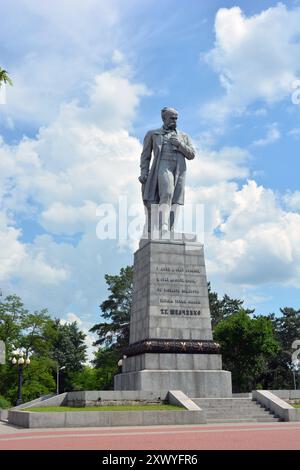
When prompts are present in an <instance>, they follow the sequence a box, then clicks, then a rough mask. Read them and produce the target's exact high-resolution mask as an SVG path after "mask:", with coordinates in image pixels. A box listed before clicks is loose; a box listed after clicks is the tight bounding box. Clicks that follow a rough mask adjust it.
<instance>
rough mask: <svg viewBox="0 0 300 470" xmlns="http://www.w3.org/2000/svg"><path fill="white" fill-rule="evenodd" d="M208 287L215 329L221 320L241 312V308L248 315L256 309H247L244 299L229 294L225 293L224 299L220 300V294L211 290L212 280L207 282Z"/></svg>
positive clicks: (212, 321)
mask: <svg viewBox="0 0 300 470" xmlns="http://www.w3.org/2000/svg"><path fill="white" fill-rule="evenodd" d="M207 287H208V298H209V307H210V315H211V324H212V328H213V329H214V328H215V326H216V325H217V324H218V323H219V322H220V321H222V320H224V319H226V318H228V317H229V316H230V315H233V314H234V313H237V312H239V311H240V310H241V309H242V310H244V311H245V312H247V314H248V315H251V314H252V313H253V312H254V310H250V309H245V308H244V307H243V304H244V301H243V300H239V299H232V298H230V297H229V296H228V295H227V294H224V296H223V299H222V300H219V298H218V294H217V293H216V292H213V291H212V290H211V285H210V282H208V283H207Z"/></svg>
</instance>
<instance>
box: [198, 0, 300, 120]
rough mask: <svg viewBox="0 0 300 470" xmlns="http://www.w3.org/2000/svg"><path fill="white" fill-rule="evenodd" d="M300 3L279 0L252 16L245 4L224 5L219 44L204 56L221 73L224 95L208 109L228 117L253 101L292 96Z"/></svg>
mask: <svg viewBox="0 0 300 470" xmlns="http://www.w3.org/2000/svg"><path fill="white" fill-rule="evenodd" d="M299 24H300V8H299V7H295V8H294V9H291V10H288V9H287V7H286V6H285V5H284V4H282V3H278V4H277V5H276V6H274V7H271V8H268V9H267V10H264V11H262V12H261V13H259V14H256V15H253V16H249V17H247V16H246V15H245V14H244V13H243V11H242V10H241V8H240V7H238V6H236V7H233V8H221V9H219V10H218V12H217V14H216V19H215V37H216V39H215V46H214V48H213V49H212V50H210V51H209V52H208V53H207V54H206V55H205V60H206V61H207V62H208V63H209V64H210V65H211V66H212V67H213V69H214V70H215V71H216V72H217V73H218V75H219V80H220V84H221V86H222V88H223V89H224V90H225V95H224V96H222V97H221V99H220V100H218V101H215V102H211V103H207V105H206V106H205V111H206V115H209V116H210V117H211V118H215V119H219V120H223V119H225V118H226V117H227V116H229V115H230V114H231V113H241V112H244V111H245V109H246V107H247V106H248V105H249V104H251V103H252V102H255V101H258V100H261V101H263V102H266V103H267V104H270V103H274V102H277V101H279V100H282V99H284V98H286V97H287V96H290V95H291V93H292V84H293V83H294V81H295V80H296V79H297V75H298V74H299V69H300V66H299V60H298V57H299V55H300V43H299V40H298V39H299V33H300V27H299Z"/></svg>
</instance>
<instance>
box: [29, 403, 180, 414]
mask: <svg viewBox="0 0 300 470" xmlns="http://www.w3.org/2000/svg"><path fill="white" fill-rule="evenodd" d="M184 409H185V408H183V407H181V406H175V405H113V406H86V407H75V406H48V407H40V408H23V409H22V411H34V412H39V413H45V412H50V413H51V412H53V411H143V410H145V411H147V410H148V411H152V410H158V411H159V410H167V411H170V410H175V411H182V410H184Z"/></svg>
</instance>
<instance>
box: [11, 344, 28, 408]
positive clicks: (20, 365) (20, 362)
mask: <svg viewBox="0 0 300 470" xmlns="http://www.w3.org/2000/svg"><path fill="white" fill-rule="evenodd" d="M16 356H19V357H18V359H16V358H15V357H13V358H12V361H11V362H12V364H13V365H16V364H18V399H17V406H18V405H21V404H22V384H23V367H24V364H26V365H27V366H29V364H30V359H29V357H26V359H24V353H23V352H22V351H20V352H18V353H17V354H16Z"/></svg>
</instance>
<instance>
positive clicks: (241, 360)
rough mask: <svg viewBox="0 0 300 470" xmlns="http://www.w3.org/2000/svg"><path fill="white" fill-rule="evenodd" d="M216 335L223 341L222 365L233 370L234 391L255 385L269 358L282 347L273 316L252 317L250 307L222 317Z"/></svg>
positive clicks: (244, 389)
mask: <svg viewBox="0 0 300 470" xmlns="http://www.w3.org/2000/svg"><path fill="white" fill-rule="evenodd" d="M214 339H215V340H216V341H218V342H219V343H220V345H221V351H222V357H223V367H224V369H226V370H230V371H231V373H232V383H233V390H234V391H235V392H248V391H250V390H252V389H253V388H256V387H257V386H258V383H259V382H258V381H259V378H260V376H261V375H262V373H263V372H265V371H266V369H267V367H268V362H269V360H270V359H271V358H272V357H275V355H276V354H277V353H278V351H279V344H278V342H277V340H276V338H275V335H274V331H273V325H272V322H271V321H270V319H269V318H267V317H264V316H259V317H255V318H250V317H249V314H248V312H247V310H240V311H238V312H236V313H234V314H232V315H230V316H229V317H227V318H226V319H224V320H222V321H220V322H219V323H218V325H217V326H216V328H215V330H214Z"/></svg>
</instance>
